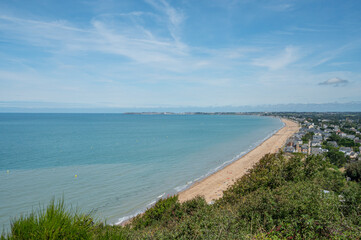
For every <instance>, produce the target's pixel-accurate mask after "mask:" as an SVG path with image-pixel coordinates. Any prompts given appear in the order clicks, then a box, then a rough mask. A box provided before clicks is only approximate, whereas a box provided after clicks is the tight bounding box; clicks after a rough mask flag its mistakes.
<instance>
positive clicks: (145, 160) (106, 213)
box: [0, 113, 283, 229]
mask: <svg viewBox="0 0 361 240" xmlns="http://www.w3.org/2000/svg"><path fill="white" fill-rule="evenodd" d="M282 126H283V124H282V122H281V121H280V120H279V119H277V118H270V117H260V116H225V115H125V114H6V113H2V114H0V226H1V228H2V229H8V228H9V223H10V219H12V218H14V217H18V216H20V215H21V214H26V213H29V212H31V210H32V209H37V208H39V207H42V206H44V205H47V204H48V203H49V201H50V200H51V199H52V198H53V197H55V199H59V198H61V197H64V199H65V202H66V204H67V205H68V206H71V207H72V208H77V209H79V210H80V211H82V212H85V213H88V212H92V214H93V215H94V216H96V218H97V219H99V220H106V222H107V223H109V224H114V223H119V222H121V221H123V220H124V219H126V218H128V217H129V216H132V215H134V214H136V213H139V212H142V211H144V210H145V209H146V208H147V207H149V206H151V205H152V204H154V202H155V201H156V200H157V199H159V198H163V197H166V196H167V195H168V194H170V195H171V194H175V193H177V192H178V191H181V190H184V189H185V188H187V187H189V186H190V185H191V184H192V183H194V182H195V181H199V180H200V179H202V178H204V177H206V176H208V175H209V174H211V173H213V172H214V171H216V170H218V169H220V168H222V167H224V166H225V165H227V164H229V163H231V162H232V161H234V160H236V159H237V158H239V157H240V156H242V155H244V154H245V153H246V152H248V151H249V150H250V149H252V148H254V147H255V146H256V145H258V144H259V143H260V142H262V141H263V140H265V139H266V138H268V137H269V136H270V135H271V134H272V133H274V132H275V131H277V130H278V129H280V128H281V127H282Z"/></svg>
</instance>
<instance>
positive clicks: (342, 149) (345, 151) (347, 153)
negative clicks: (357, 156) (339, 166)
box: [339, 147, 352, 156]
mask: <svg viewBox="0 0 361 240" xmlns="http://www.w3.org/2000/svg"><path fill="white" fill-rule="evenodd" d="M339 151H340V152H343V153H344V154H345V155H348V156H349V155H350V154H351V152H352V148H350V147H340V149H339Z"/></svg>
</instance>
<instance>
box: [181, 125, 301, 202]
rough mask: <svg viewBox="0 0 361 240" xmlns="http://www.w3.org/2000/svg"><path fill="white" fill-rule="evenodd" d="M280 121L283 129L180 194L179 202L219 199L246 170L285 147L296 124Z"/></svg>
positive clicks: (296, 126) (294, 131)
mask: <svg viewBox="0 0 361 240" xmlns="http://www.w3.org/2000/svg"><path fill="white" fill-rule="evenodd" d="M281 120H282V122H283V123H284V127H283V128H281V129H280V130H279V131H277V132H276V133H275V134H274V135H272V136H271V137H270V138H268V139H267V140H265V141H264V142H263V143H261V144H260V145H259V146H257V147H256V148H255V149H253V150H252V151H250V152H249V153H247V154H246V155H244V156H242V157H241V158H239V159H238V160H236V161H234V162H233V163H231V164H229V165H228V166H226V167H224V168H223V169H221V170H219V171H217V172H215V173H213V174H212V175H210V176H208V177H207V178H205V179H203V180H201V181H199V182H197V183H195V184H193V185H192V186H191V187H190V188H188V189H186V190H184V191H183V192H180V193H179V195H178V196H179V197H178V199H179V201H180V202H184V201H187V200H190V199H192V198H194V197H196V196H203V197H204V198H205V200H206V201H207V202H208V203H210V202H211V201H213V200H216V199H219V198H221V197H222V196H223V191H224V190H226V189H227V188H228V187H229V186H231V185H232V184H234V182H235V181H236V180H237V179H238V178H240V177H242V176H243V175H244V174H246V173H247V170H248V169H250V168H252V167H253V165H254V164H255V163H257V162H258V161H259V160H260V159H261V158H262V157H263V156H264V155H265V154H267V153H276V152H278V151H279V150H280V148H282V147H283V146H284V145H285V143H286V141H287V139H288V138H289V137H291V136H292V135H293V134H294V133H296V132H298V130H299V125H298V123H296V122H293V121H291V120H288V119H283V118H282V119H281Z"/></svg>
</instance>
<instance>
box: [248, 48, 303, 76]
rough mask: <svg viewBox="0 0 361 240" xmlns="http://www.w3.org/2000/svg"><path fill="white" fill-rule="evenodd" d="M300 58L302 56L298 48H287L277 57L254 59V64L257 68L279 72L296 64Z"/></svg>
mask: <svg viewBox="0 0 361 240" xmlns="http://www.w3.org/2000/svg"><path fill="white" fill-rule="evenodd" d="M300 58H301V54H300V52H299V49H298V48H297V47H293V46H287V47H286V48H285V49H284V50H282V52H281V53H279V54H278V55H276V56H269V57H265V58H257V59H254V60H253V62H252V63H253V65H255V66H261V67H267V68H269V69H270V70H277V69H281V68H284V67H286V66H288V65H290V64H291V63H294V62H296V61H297V60H299V59H300Z"/></svg>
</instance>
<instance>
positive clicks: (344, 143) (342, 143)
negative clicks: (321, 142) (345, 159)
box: [328, 133, 360, 147]
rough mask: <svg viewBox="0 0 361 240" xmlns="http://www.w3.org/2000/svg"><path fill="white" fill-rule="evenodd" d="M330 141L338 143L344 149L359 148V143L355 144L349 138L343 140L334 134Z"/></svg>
mask: <svg viewBox="0 0 361 240" xmlns="http://www.w3.org/2000/svg"><path fill="white" fill-rule="evenodd" d="M328 140H329V141H336V142H337V144H338V145H339V146H343V147H359V146H360V144H359V143H355V142H354V141H353V140H351V139H348V138H342V137H340V136H338V135H336V134H335V133H332V135H331V136H330V137H329V138H328Z"/></svg>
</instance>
